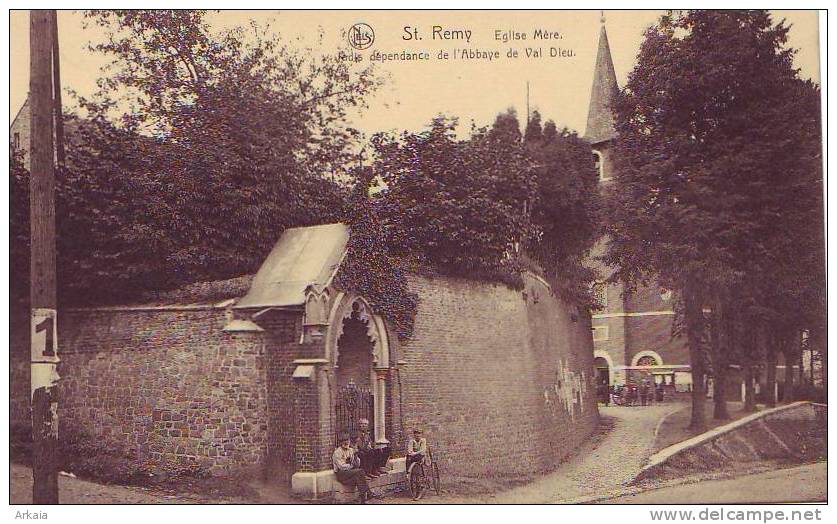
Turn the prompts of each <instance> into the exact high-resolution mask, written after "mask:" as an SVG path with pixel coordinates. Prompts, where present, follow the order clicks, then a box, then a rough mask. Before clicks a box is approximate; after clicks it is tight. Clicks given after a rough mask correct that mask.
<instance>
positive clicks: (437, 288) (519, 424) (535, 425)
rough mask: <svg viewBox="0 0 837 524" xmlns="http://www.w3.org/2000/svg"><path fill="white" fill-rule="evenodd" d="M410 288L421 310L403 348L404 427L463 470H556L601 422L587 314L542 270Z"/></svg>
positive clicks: (415, 281) (413, 283)
mask: <svg viewBox="0 0 837 524" xmlns="http://www.w3.org/2000/svg"><path fill="white" fill-rule="evenodd" d="M410 287H411V289H412V290H413V291H415V292H417V293H418V294H419V310H418V314H417V316H416V324H415V334H414V337H413V340H412V341H410V342H409V343H406V344H404V346H403V348H402V351H401V353H402V361H401V363H400V368H401V376H402V387H403V397H402V402H403V420H404V426H405V428H404V429H405V432H407V433H408V434H409V433H411V432H412V429H413V428H415V427H420V428H422V429H423V430H424V431H425V434H426V436H427V438H428V442H429V444H430V447H431V449H432V450H433V451H434V453H435V454H436V455H438V457H437V458H439V459H441V460H443V461H444V463H445V464H448V465H450V467H454V468H456V470H457V473H458V474H459V475H461V476H477V477H490V476H493V475H514V476H517V475H520V476H522V475H527V474H530V473H533V472H542V471H548V470H551V469H553V468H555V467H556V466H557V465H558V463H559V462H560V461H561V459H563V458H565V457H566V456H567V455H569V454H570V453H571V452H572V450H573V449H574V448H575V447H576V446H578V445H579V444H580V443H581V442H582V441H583V440H584V439H586V438H587V437H588V436H589V435H590V433H591V432H592V431H593V430H594V428H595V426H596V424H597V420H598V411H597V407H596V399H595V387H594V383H593V380H594V371H593V349H592V337H591V329H590V328H591V326H590V317H589V315H588V314H587V313H586V312H578V311H576V309H575V308H572V307H569V306H567V305H566V304H564V303H562V302H561V301H560V300H558V299H556V298H555V297H553V296H552V295H551V293H550V290H549V288H548V287H547V286H546V285H545V284H544V283H543V282H542V281H540V280H538V279H535V278H527V279H526V286H525V290H524V291H515V290H512V289H509V288H508V287H505V286H502V285H492V284H484V283H477V282H473V281H468V280H463V279H454V278H433V279H430V278H424V277H414V278H411V280H410ZM394 444H395V445H396V446H398V447H401V448H402V449H403V446H404V443H403V442H396V443H394Z"/></svg>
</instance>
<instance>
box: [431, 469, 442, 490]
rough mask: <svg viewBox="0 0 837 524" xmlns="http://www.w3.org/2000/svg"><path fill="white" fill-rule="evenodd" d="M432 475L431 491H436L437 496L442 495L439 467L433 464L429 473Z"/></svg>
mask: <svg viewBox="0 0 837 524" xmlns="http://www.w3.org/2000/svg"><path fill="white" fill-rule="evenodd" d="M431 475H433V489H434V490H435V491H436V494H437V495H441V494H442V479H441V478H440V477H439V465H438V464H436V463H435V462H434V463H433V471H432V472H431Z"/></svg>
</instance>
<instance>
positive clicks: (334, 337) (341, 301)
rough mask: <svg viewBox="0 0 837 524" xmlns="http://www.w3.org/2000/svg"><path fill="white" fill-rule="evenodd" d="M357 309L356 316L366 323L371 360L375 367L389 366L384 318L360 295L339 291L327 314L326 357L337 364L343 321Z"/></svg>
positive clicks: (387, 339)
mask: <svg viewBox="0 0 837 524" xmlns="http://www.w3.org/2000/svg"><path fill="white" fill-rule="evenodd" d="M355 311H357V313H358V317H359V318H360V320H361V321H363V322H364V323H365V324H366V335H367V336H368V337H369V339H370V340H371V341H372V362H373V363H374V365H375V367H376V368H388V367H389V338H388V336H387V330H386V325H385V324H384V320H383V319H382V318H381V317H380V316H379V315H376V314H374V313H373V312H372V306H371V305H369V302H367V301H366V299H364V298H363V297H361V296H358V295H349V294H346V293H343V292H341V293H339V294H338V295H337V297H336V298H335V300H334V304H333V305H332V307H331V312H330V313H329V316H328V335H327V336H326V347H325V352H326V358H327V359H328V360H329V361H330V362H331V364H332V365H334V364H337V357H338V356H339V352H340V349H339V347H338V344H337V341H338V340H340V335H342V334H343V321H344V320H345V319H346V318H349V317H351V316H352V313H354V312H355Z"/></svg>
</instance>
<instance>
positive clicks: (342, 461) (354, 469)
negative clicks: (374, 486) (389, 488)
mask: <svg viewBox="0 0 837 524" xmlns="http://www.w3.org/2000/svg"><path fill="white" fill-rule="evenodd" d="M331 461H332V463H333V465H334V474H335V475H337V482H339V483H341V484H343V485H344V486H348V487H353V488H355V489H357V492H358V495H359V496H360V503H361V504H363V503H364V502H366V501H367V500H369V499H371V498H373V497H375V496H376V495H375V494H373V493H372V490H371V489H369V483H368V482H367V481H366V473H365V472H364V471H363V470H362V469H360V468H359V467H358V466H359V465H360V460H359V458H358V456H357V455H356V454H355V450H354V449H352V446H351V439H350V438H349V436H348V435H345V436H344V435H341V436H340V445H339V446H337V449H335V450H334V454H333V455H332V456H331Z"/></svg>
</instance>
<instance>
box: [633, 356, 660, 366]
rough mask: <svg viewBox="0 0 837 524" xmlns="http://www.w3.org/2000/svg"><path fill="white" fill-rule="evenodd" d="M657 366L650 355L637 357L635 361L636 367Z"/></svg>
mask: <svg viewBox="0 0 837 524" xmlns="http://www.w3.org/2000/svg"><path fill="white" fill-rule="evenodd" d="M658 364H659V363H658V362H657V359H656V358H654V357H652V356H650V355H645V356H643V357H639V360H637V361H636V365H637V366H656V365H658Z"/></svg>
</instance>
